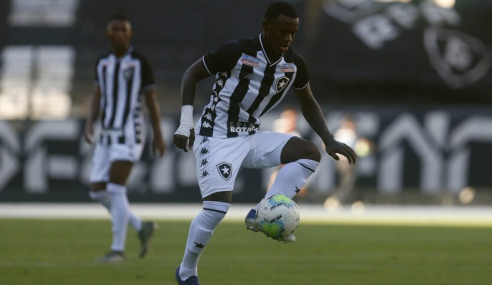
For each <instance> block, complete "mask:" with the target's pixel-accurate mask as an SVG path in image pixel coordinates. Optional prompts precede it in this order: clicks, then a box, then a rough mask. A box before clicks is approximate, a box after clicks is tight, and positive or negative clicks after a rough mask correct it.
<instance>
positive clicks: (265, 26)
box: [261, 19, 268, 31]
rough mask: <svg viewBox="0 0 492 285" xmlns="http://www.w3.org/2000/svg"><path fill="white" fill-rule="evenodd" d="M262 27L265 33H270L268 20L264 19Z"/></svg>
mask: <svg viewBox="0 0 492 285" xmlns="http://www.w3.org/2000/svg"><path fill="white" fill-rule="evenodd" d="M261 26H262V28H263V30H264V31H268V20H267V19H263V21H262V22H261Z"/></svg>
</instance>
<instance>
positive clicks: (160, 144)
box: [144, 89, 166, 157]
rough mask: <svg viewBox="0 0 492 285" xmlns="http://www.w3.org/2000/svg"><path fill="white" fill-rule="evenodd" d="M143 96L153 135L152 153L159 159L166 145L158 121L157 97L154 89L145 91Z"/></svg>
mask: <svg viewBox="0 0 492 285" xmlns="http://www.w3.org/2000/svg"><path fill="white" fill-rule="evenodd" d="M144 95H145V104H147V108H148V109H149V117H150V122H151V124H152V131H153V133H154V142H153V148H154V152H156V153H158V154H159V157H162V156H163V155H164V152H165V151H166V143H165V142H164V139H163V137H162V131H161V121H160V120H159V114H160V108H159V102H158V101H157V96H156V95H155V91H154V89H151V90H148V91H145V92H144Z"/></svg>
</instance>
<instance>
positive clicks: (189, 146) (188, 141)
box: [174, 127, 195, 152]
mask: <svg viewBox="0 0 492 285" xmlns="http://www.w3.org/2000/svg"><path fill="white" fill-rule="evenodd" d="M194 142H195V130H194V129H189V135H188V136H186V134H183V130H182V129H181V127H180V128H178V130H177V131H176V132H175V133H174V145H175V146H176V147H177V148H179V149H182V150H184V151H185V152H188V150H193V143H194Z"/></svg>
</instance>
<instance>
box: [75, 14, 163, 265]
mask: <svg viewBox="0 0 492 285" xmlns="http://www.w3.org/2000/svg"><path fill="white" fill-rule="evenodd" d="M106 36H107V37H108V39H109V42H110V45H111V51H110V52H108V53H107V54H105V55H103V56H102V57H100V58H99V59H98V60H97V62H96V68H95V80H96V87H95V92H94V96H93V98H92V104H91V108H90V112H89V115H88V117H87V125H86V128H85V133H84V135H85V139H86V141H87V142H90V143H92V142H94V143H96V148H95V150H94V157H93V161H92V171H91V174H90V181H91V189H90V192H89V194H90V197H91V198H92V199H93V200H96V201H99V202H100V203H101V204H102V205H103V206H104V207H105V208H106V209H108V211H109V212H110V213H111V217H112V231H113V242H112V245H111V251H110V252H108V253H107V254H106V255H105V256H103V257H101V258H100V259H99V260H98V261H99V262H108V263H116V262H123V261H124V260H125V256H124V253H123V252H124V250H125V241H126V233H127V225H128V223H130V225H131V226H132V227H133V228H134V229H135V230H136V231H137V232H138V238H139V239H140V243H141V249H140V253H139V257H141V258H142V257H144V256H145V254H146V253H147V251H148V248H149V242H150V239H151V237H152V235H153V233H154V230H155V227H156V225H155V224H154V223H153V222H142V220H141V219H140V218H139V217H138V216H136V215H135V214H134V213H133V212H132V211H131V209H130V206H129V203H128V198H127V193H126V181H127V179H128V176H129V175H130V171H131V169H132V166H133V163H135V162H137V161H138V160H140V156H141V154H142V150H143V148H144V138H145V135H144V120H143V116H142V97H141V94H142V93H143V94H144V96H143V97H144V98H145V101H146V104H147V107H148V110H149V115H150V120H151V122H152V130H153V134H154V142H153V148H154V150H155V151H157V152H158V153H159V155H160V156H161V157H162V155H164V151H165V149H166V145H165V143H164V140H163V138H162V134H161V127H160V121H159V105H158V101H157V99H156V95H155V92H154V78H153V74H152V69H151V67H150V65H149V63H148V62H147V60H146V59H145V58H144V57H143V56H142V55H141V54H140V53H138V52H136V51H135V50H134V49H133V47H132V46H130V39H131V37H132V28H131V23H130V21H129V20H128V18H126V17H125V16H121V15H116V16H113V17H111V18H110V19H109V21H108V24H107V28H106ZM100 112H101V134H100V136H99V138H97V139H94V140H93V136H94V123H95V121H96V120H97V119H98V117H99V113H100Z"/></svg>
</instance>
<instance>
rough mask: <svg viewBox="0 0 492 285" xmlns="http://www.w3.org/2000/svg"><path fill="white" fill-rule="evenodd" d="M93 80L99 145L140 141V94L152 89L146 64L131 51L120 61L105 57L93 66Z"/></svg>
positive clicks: (141, 131) (108, 55)
mask: <svg viewBox="0 0 492 285" xmlns="http://www.w3.org/2000/svg"><path fill="white" fill-rule="evenodd" d="M95 80H96V84H98V85H99V86H100V88H101V112H102V115H101V126H102V131H101V137H100V142H101V143H102V144H115V143H119V144H135V143H142V141H143V138H144V136H143V129H144V128H143V123H144V122H143V116H142V100H141V96H140V94H141V93H142V92H144V91H147V90H151V89H153V88H154V77H153V74H152V69H151V67H150V65H149V63H148V61H147V60H146V59H145V58H144V57H143V56H142V55H141V54H140V53H138V52H136V51H135V50H134V49H133V47H130V48H129V49H128V51H127V52H126V53H125V55H123V56H122V57H120V58H116V56H115V55H114V54H113V53H107V54H105V55H104V56H102V57H100V58H99V59H98V60H97V62H96V68H95Z"/></svg>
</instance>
